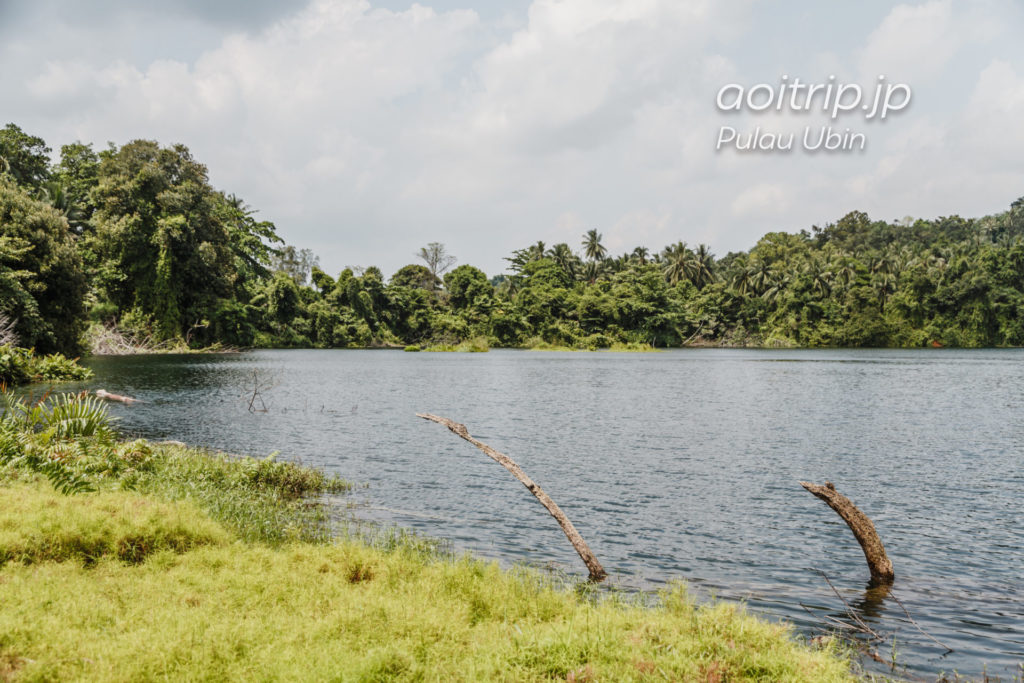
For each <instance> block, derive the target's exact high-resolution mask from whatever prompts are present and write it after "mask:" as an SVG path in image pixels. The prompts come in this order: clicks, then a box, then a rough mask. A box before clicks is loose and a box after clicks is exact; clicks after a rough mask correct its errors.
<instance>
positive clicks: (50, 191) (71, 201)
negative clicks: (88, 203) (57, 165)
mask: <svg viewBox="0 0 1024 683" xmlns="http://www.w3.org/2000/svg"><path fill="white" fill-rule="evenodd" d="M42 194H43V199H45V200H46V201H47V202H49V203H50V206H52V207H53V208H55V209H57V211H59V212H60V213H61V214H63V216H64V218H65V219H66V220H67V222H68V226H69V227H70V228H71V229H72V230H73V231H75V232H76V233H81V231H82V227H83V219H84V218H85V214H84V212H83V211H82V207H81V205H80V204H79V203H78V201H77V200H76V198H75V197H73V196H71V195H70V194H69V193H68V191H67V188H66V187H64V185H63V184H61V183H60V182H58V181H56V180H51V181H49V182H47V183H46V184H45V185H43V187H42Z"/></svg>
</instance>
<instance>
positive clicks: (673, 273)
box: [661, 242, 695, 286]
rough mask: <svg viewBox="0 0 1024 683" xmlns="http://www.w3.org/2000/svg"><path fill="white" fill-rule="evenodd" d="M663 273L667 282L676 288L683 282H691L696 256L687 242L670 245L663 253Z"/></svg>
mask: <svg viewBox="0 0 1024 683" xmlns="http://www.w3.org/2000/svg"><path fill="white" fill-rule="evenodd" d="M661 258H662V266H661V270H662V273H664V275H665V280H666V281H667V282H668V283H669V284H670V285H672V286H675V285H676V284H678V283H679V282H681V281H682V280H690V279H692V278H691V276H692V274H693V272H694V268H695V264H694V254H693V252H692V251H690V248H689V247H687V246H686V242H676V243H675V244H670V245H669V246H667V247H665V248H664V249H662V251H661Z"/></svg>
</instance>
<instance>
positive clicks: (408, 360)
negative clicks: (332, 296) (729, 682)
mask: <svg viewBox="0 0 1024 683" xmlns="http://www.w3.org/2000/svg"><path fill="white" fill-rule="evenodd" d="M88 365H89V366H90V367H92V368H93V370H94V371H95V372H96V378H95V379H94V380H93V381H90V382H89V383H87V384H88V386H90V387H92V388H104V389H107V390H109V391H113V392H117V393H125V394H129V395H132V396H135V397H137V398H140V399H143V400H144V401H145V403H139V404H135V405H132V406H122V405H112V406H111V411H112V412H113V413H115V414H116V415H117V416H119V417H120V418H121V420H122V421H121V427H122V429H123V430H124V431H126V432H128V433H130V434H138V435H141V436H145V437H150V438H157V439H175V440H180V441H185V442H187V443H190V444H195V445H204V446H209V447H213V448H219V449H224V450H228V451H232V452H237V453H246V454H251V455H256V456H266V455H267V454H269V453H271V452H272V451H280V456H279V457H280V458H283V459H289V460H296V461H301V462H303V463H305V464H309V465H315V466H318V467H321V468H323V469H325V470H328V471H330V472H333V473H337V474H339V475H341V476H343V477H344V478H346V479H349V480H351V481H354V482H357V483H366V484H368V486H367V487H366V488H364V489H360V490H358V491H356V492H355V493H354V494H353V495H352V498H353V499H354V500H355V501H357V502H358V504H359V506H358V507H357V509H356V511H355V512H356V514H357V515H359V516H361V517H363V518H365V519H369V520H374V521H378V522H386V523H394V524H397V525H400V526H402V527H406V528H411V529H415V530H417V531H419V532H422V533H424V534H426V535H429V536H433V537H438V538H444V539H449V540H450V541H451V543H452V544H453V546H454V547H455V548H456V549H458V550H469V551H472V552H474V553H475V554H477V555H479V556H482V557H486V558H494V559H497V560H499V561H501V562H502V563H503V564H511V563H513V562H528V563H530V564H534V565H540V566H551V567H555V568H558V569H561V570H564V571H566V572H569V573H572V574H574V575H578V576H580V577H585V576H586V570H585V568H584V567H583V564H582V562H581V561H580V560H579V558H578V556H576V554H575V552H574V551H573V549H572V547H571V546H570V545H569V543H568V542H567V541H566V539H565V537H564V535H563V534H562V532H561V530H560V529H559V528H558V526H557V524H556V523H555V521H554V520H553V519H552V518H551V517H550V516H549V515H548V513H547V512H546V511H545V510H544V509H543V508H542V507H541V506H540V505H539V504H538V503H537V501H536V500H535V499H534V498H533V496H531V495H530V493H529V492H528V491H526V490H525V488H524V487H523V486H522V485H521V484H520V483H519V482H517V481H516V480H515V479H514V478H513V477H512V476H511V475H510V474H509V473H508V472H506V471H505V470H504V469H502V468H501V467H500V466H499V465H498V464H497V463H495V462H494V461H492V460H491V459H489V458H488V457H487V456H485V455H484V454H483V453H481V452H480V451H478V450H476V449H475V448H473V447H472V446H471V445H470V444H468V443H466V442H465V441H462V440H461V439H459V438H457V437H456V436H455V435H453V434H451V433H450V432H449V431H448V430H447V429H445V428H444V427H442V426H441V425H438V424H434V423H432V422H427V421H425V420H422V419H419V418H417V417H416V416H415V413H417V412H431V413H435V414H438V415H442V416H445V417H449V418H452V419H454V420H456V421H458V422H463V423H465V424H466V426H467V427H468V429H469V431H470V433H471V434H473V435H474V436H475V437H477V438H479V439H481V440H482V441H485V442H487V443H488V444H490V445H491V446H493V447H494V448H496V449H498V450H500V451H502V452H504V453H506V454H508V455H509V456H511V457H512V458H513V459H515V460H516V461H517V462H518V463H519V464H520V465H521V466H522V467H523V469H524V470H525V471H526V473H527V474H528V475H530V476H531V477H532V478H533V479H534V480H535V481H536V482H537V483H539V484H540V485H541V486H542V487H543V488H544V489H545V490H546V491H547V492H548V493H549V494H550V495H551V497H552V498H553V499H554V500H555V501H557V502H558V504H559V505H560V506H561V507H562V509H563V510H564V511H565V512H566V514H567V515H568V516H569V518H570V519H571V520H572V521H573V522H574V523H575V525H576V527H577V528H578V529H579V531H580V533H581V534H582V536H583V537H584V538H585V539H586V540H587V541H588V543H589V544H590V546H591V548H592V550H593V551H594V553H595V555H596V556H597V557H598V558H599V559H600V560H601V562H602V563H603V564H604V566H605V568H606V569H607V570H608V571H609V573H610V574H611V579H610V582H611V583H612V584H614V585H618V586H621V587H624V588H626V589H630V590H645V591H646V590H656V589H658V588H659V587H662V586H664V585H665V584H666V583H667V582H669V581H673V580H679V579H683V580H686V581H688V582H689V584H690V586H691V587H692V588H693V589H695V590H696V591H697V592H698V593H700V594H702V595H716V596H719V597H725V598H730V599H742V600H744V601H745V602H746V603H747V604H748V606H749V607H750V609H751V610H753V611H755V612H758V613H761V614H765V615H768V616H770V617H783V618H786V619H788V620H790V621H792V622H794V623H795V624H796V625H797V627H798V628H799V629H800V630H801V632H803V633H806V634H811V633H819V632H821V631H823V630H824V629H825V628H826V627H827V624H828V621H827V619H826V617H831V618H833V619H839V620H843V621H849V618H848V616H847V615H846V613H845V612H846V607H845V606H844V604H843V601H842V600H840V599H839V598H837V597H836V595H835V594H834V593H833V592H832V589H831V588H830V587H829V585H828V584H827V582H826V581H825V580H824V579H823V578H822V576H821V575H820V574H818V573H817V572H816V570H820V571H822V572H825V573H826V574H827V576H828V577H829V578H830V579H831V581H832V583H833V584H835V586H836V588H837V590H838V591H839V593H840V594H841V595H842V596H843V598H844V599H845V601H847V602H848V603H849V604H850V609H852V610H854V611H855V612H857V613H858V614H859V615H860V616H861V618H863V619H864V620H865V621H866V622H867V623H868V624H869V625H871V627H872V628H874V629H875V630H876V631H878V632H879V633H881V634H883V635H886V636H887V638H888V641H887V642H885V643H882V644H880V645H878V646H877V650H878V654H879V655H881V656H882V657H883V658H886V659H889V658H891V656H892V642H891V641H892V637H893V634H894V633H895V639H896V662H897V665H898V668H897V673H899V672H901V671H903V670H904V667H905V670H906V671H907V672H909V673H911V674H914V675H921V676H927V677H930V678H932V679H934V677H935V675H936V674H937V673H938V672H943V671H944V672H947V673H948V672H952V671H954V670H955V671H958V672H960V673H961V674H968V675H979V674H981V673H982V672H983V671H985V670H987V672H988V674H989V675H995V676H1001V677H1004V679H1010V678H1012V677H1014V676H1015V675H1016V676H1019V675H1021V672H1022V670H1021V669H1020V668H1019V667H1020V666H1021V664H1020V663H1021V662H1022V661H1024V594H1022V588H1024V528H1022V522H1024V503H1022V500H1024V469H1022V467H1021V462H1022V458H1021V455H1022V453H1024V422H1022V419H1021V418H1022V416H1024V412H1022V408H1024V351H1022V350H982V351H965V350H946V349H939V350H920V351H917V350H914V351H898V350H856V351H847V350H799V351H796V350H793V351H790V350H785V351H782V350H779V351H760V350H731V349H683V350H673V351H666V352H663V353H623V354H620V353H551V352H529V351H512V350H495V351H491V352H489V353H479V354H455V353H437V354H433V353H402V352H396V351H341V350H337V351H333V350H331V351H329V350H324V351H256V352H249V353H242V354H226V355H190V356H179V355H164V356H134V357H106V358H103V357H99V358H93V359H90V360H89V361H88ZM254 373H255V374H254ZM254 377H255V380H258V382H259V383H260V384H261V385H262V386H263V387H264V388H263V389H262V391H261V397H260V399H262V401H263V402H264V403H265V405H266V409H267V412H265V413H263V412H259V413H253V412H250V411H249V409H248V406H249V402H250V399H251V398H252V394H253V386H254V381H255V380H254ZM260 399H257V401H256V404H257V405H260ZM800 480H809V481H813V482H816V483H823V482H824V481H825V480H830V481H832V482H834V483H835V484H836V487H837V488H838V489H839V491H840V492H842V493H844V494H846V495H848V496H849V497H850V498H851V499H852V500H853V501H854V502H855V503H856V504H857V505H858V506H859V507H860V508H861V509H862V510H863V511H864V512H865V513H866V514H867V515H868V516H870V517H871V518H872V519H873V520H874V522H875V525H876V527H877V528H878V531H879V534H880V536H881V538H882V540H883V542H884V543H885V545H886V548H887V550H888V553H889V556H890V558H891V559H892V562H893V565H894V567H895V570H896V583H895V586H894V594H895V596H896V597H897V598H899V600H900V601H901V602H902V603H903V605H905V606H906V608H907V610H909V612H910V614H911V615H912V616H913V618H914V619H915V620H916V622H917V623H918V624H919V625H920V626H921V628H923V629H924V630H925V631H927V632H928V633H929V634H930V635H931V636H933V637H934V638H935V639H937V640H938V641H941V642H942V643H943V644H944V645H947V646H948V647H950V648H952V649H953V652H952V653H945V654H944V648H943V647H940V646H939V645H937V644H936V643H934V642H933V641H932V640H930V639H929V638H927V637H926V636H925V635H923V634H922V633H921V632H920V631H918V630H917V629H916V628H915V626H914V625H913V624H912V623H911V622H910V621H909V620H908V619H907V617H906V615H905V613H904V611H903V609H902V608H901V607H900V605H899V604H898V603H897V602H896V601H895V600H893V599H892V598H891V597H887V598H882V599H874V598H871V597H870V595H868V594H867V593H866V591H865V588H866V584H867V581H868V578H869V574H868V569H867V566H866V564H865V561H864V557H863V554H862V553H861V550H860V547H859V546H858V545H857V543H856V541H855V540H854V538H853V535H852V534H851V533H850V531H849V530H848V529H847V527H846V526H845V524H844V523H843V522H842V520H841V519H840V518H839V517H838V516H837V515H836V514H835V513H834V512H832V510H830V509H829V508H828V507H827V506H826V505H825V504H824V503H823V502H821V501H819V500H818V499H816V498H814V497H813V496H812V495H810V494H809V493H807V492H806V491H804V490H803V489H802V488H801V487H800V484H799V483H798V482H799V481H800ZM807 610H809V611H810V613H808V611H807ZM870 666H872V667H873V668H875V669H876V670H883V671H887V670H888V668H887V667H885V666H883V665H879V664H875V663H871V664H870Z"/></svg>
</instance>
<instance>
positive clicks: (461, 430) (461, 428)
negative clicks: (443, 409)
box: [416, 413, 608, 581]
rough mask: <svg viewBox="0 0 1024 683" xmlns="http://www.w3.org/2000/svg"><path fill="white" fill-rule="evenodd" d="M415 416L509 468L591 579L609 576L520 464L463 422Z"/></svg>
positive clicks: (577, 533)
mask: <svg viewBox="0 0 1024 683" xmlns="http://www.w3.org/2000/svg"><path fill="white" fill-rule="evenodd" d="M416 417H422V418H423V419H424V420H431V421H433V422H437V423H438V424H442V425H444V426H445V427H447V428H448V429H449V430H450V431H451V432H453V433H454V434H456V435H458V436H459V437H461V438H463V439H465V440H466V441H468V442H470V443H471V444H473V445H474V446H476V447H477V448H479V449H480V450H482V451H483V452H484V453H486V454H487V455H488V456H489V457H490V458H492V459H493V460H494V461H495V462H497V463H498V464H500V465H501V466H502V467H504V468H505V469H507V470H508V471H509V472H511V473H512V476H514V477H515V478H516V479H518V480H519V481H520V482H521V483H522V485H523V486H525V487H526V488H527V489H529V490H530V493H532V494H533V495H534V496H536V497H537V500H539V501H540V503H541V505H543V506H544V507H545V508H546V509H547V511H548V512H550V513H551V516H552V517H554V518H555V519H556V520H557V521H558V525H559V526H560V527H562V531H564V532H565V536H566V538H568V539H569V542H570V543H572V547H573V548H575V549H576V552H577V553H579V555H580V558H581V559H582V560H583V563H584V564H585V565H587V569H588V570H590V580H591V581H601V580H603V579H604V578H605V577H607V576H608V573H607V572H606V571H605V570H604V567H602V566H601V563H600V562H598V561H597V558H596V557H594V553H592V552H591V551H590V546H588V545H587V542H586V541H584V540H583V537H582V536H580V533H579V532H578V531H576V527H575V526H573V524H572V522H570V521H569V518H568V517H566V516H565V513H564V512H562V510H561V508H559V507H558V505H557V504H556V503H555V501H553V500H551V497H550V496H548V494H546V493H544V490H543V489H542V488H541V487H540V486H538V485H537V484H536V483H535V482H534V481H533V480H532V479H530V478H529V477H528V476H526V473H525V472H523V470H522V468H521V467H519V465H517V464H516V463H515V461H513V460H512V458H510V457H508V456H507V455H505V454H504V453H500V452H498V451H496V450H494V449H493V448H491V447H490V446H488V445H487V444H485V443H484V442H483V441H478V440H476V439H474V438H473V437H472V436H470V435H469V431H468V430H467V429H466V425H464V424H461V423H459V422H454V421H452V420H449V419H448V418H446V417H439V416H437V415H431V414H429V413H416Z"/></svg>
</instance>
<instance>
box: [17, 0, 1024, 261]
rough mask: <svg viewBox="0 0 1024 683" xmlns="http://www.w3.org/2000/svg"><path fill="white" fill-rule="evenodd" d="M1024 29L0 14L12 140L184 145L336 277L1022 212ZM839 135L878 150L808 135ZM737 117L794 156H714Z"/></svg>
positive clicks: (127, 8) (171, 9)
mask: <svg viewBox="0 0 1024 683" xmlns="http://www.w3.org/2000/svg"><path fill="white" fill-rule="evenodd" d="M1021 35H1024V3H1020V2H1019V0H973V1H968V0H926V1H924V2H907V3H903V4H899V3H893V2H881V1H879V0H864V1H862V2H858V3H822V2H796V1H794V0H773V1H768V0H761V1H760V2H759V1H756V0H728V1H718V2H715V1H714V0H621V1H612V0H532V1H530V0H510V1H508V2H501V3H498V2H493V1H492V2H471V1H470V0H424V2H423V3H422V4H411V3H409V2H407V1H405V0H312V1H306V0H274V1H273V2H271V1H270V0H224V1H218V2H209V1H207V0H177V1H175V0H161V1H160V2H156V1H151V0H142V1H140V0H94V1H93V2H89V3H82V2H70V1H67V2H58V1H56V0H31V1H23V0H0V64H2V66H3V68H2V69H0V93H2V94H0V125H2V124H4V123H7V122H14V123H16V124H18V125H19V126H21V127H22V128H23V129H24V130H26V131H27V132H29V133H32V134H35V135H39V136H41V137H43V138H44V139H45V140H46V141H47V142H48V144H49V145H50V146H51V147H52V148H54V150H55V153H56V152H59V148H60V145H61V144H65V143H68V142H73V141H76V140H80V141H83V142H91V143H93V144H94V145H95V147H96V148H97V149H103V148H105V147H106V146H107V144H108V142H113V143H116V144H123V143H125V142H128V141H129V140H133V139H138V138H145V139H154V140H158V141H160V142H161V143H162V144H166V145H170V144H173V143H183V144H185V145H187V146H188V147H189V148H190V149H191V150H192V153H193V155H194V156H195V157H196V158H197V159H198V160H199V161H201V162H203V163H204V164H206V165H207V167H208V169H209V173H210V179H211V182H212V183H213V184H214V186H216V187H217V188H219V189H222V190H224V191H226V192H230V193H234V194H236V195H238V196H240V197H242V198H243V199H244V200H245V201H246V202H247V203H248V204H249V205H250V206H252V207H253V208H255V209H257V210H258V211H259V213H258V216H259V217H260V218H262V219H267V220H271V221H273V222H274V223H275V224H276V225H277V228H278V232H279V234H280V235H281V236H282V237H283V238H284V239H285V240H286V241H287V242H288V243H289V244H294V245H295V246H297V247H299V248H309V249H312V250H313V251H314V252H315V253H317V254H318V255H319V257H320V261H321V265H322V267H323V268H324V270H326V271H327V272H329V273H332V274H336V273H337V272H339V271H340V270H341V269H342V268H344V267H346V266H364V267H365V266H369V265H377V266H379V267H380V268H381V269H382V270H383V271H384V272H385V274H390V273H393V272H394V271H395V270H397V269H398V268H399V267H401V266H402V265H404V264H406V263H411V262H415V261H416V253H417V251H418V250H419V248H420V247H421V246H424V245H425V244H427V243H428V242H442V243H444V244H445V245H446V246H447V248H448V251H449V252H451V253H452V254H454V255H455V256H456V257H457V258H458V260H459V262H460V263H471V264H473V265H476V266H477V267H480V268H482V269H483V270H484V271H485V272H487V273H488V274H489V275H494V274H497V273H499V272H502V271H504V270H505V267H506V265H507V263H506V262H505V261H504V260H503V259H504V257H505V256H508V255H510V254H511V252H512V251H513V250H514V249H519V248H522V247H525V246H528V245H529V244H532V243H535V242H536V241H538V240H542V241H544V242H545V243H547V244H548V245H549V246H550V245H553V244H555V243H558V242H567V243H568V244H569V245H570V246H571V247H573V248H574V249H577V250H579V249H580V241H581V239H582V235H583V233H584V232H586V231H587V230H589V229H596V230H597V231H598V232H599V233H601V234H602V235H603V242H604V244H605V246H606V247H607V248H608V249H609V251H610V252H611V253H612V254H621V253H624V252H626V251H631V250H632V249H633V248H634V247H636V246H646V247H648V248H649V249H651V251H658V250H660V249H661V248H662V247H664V246H665V245H667V244H670V243H675V242H677V241H680V240H682V241H685V242H687V243H688V244H690V245H696V244H699V243H706V244H708V245H709V246H710V247H711V249H712V251H713V252H714V253H716V254H717V255H718V256H724V255H725V254H726V253H728V252H730V251H738V250H746V249H749V248H750V247H752V246H753V245H754V244H755V243H756V241H757V240H758V239H759V238H760V237H761V236H762V235H764V234H765V233H767V232H770V231H776V230H782V231H787V232H795V231H799V230H801V229H810V228H811V227H812V226H814V225H820V226H824V225H825V224H827V223H829V222H832V221H835V220H838V219H839V218H840V217H842V216H843V215H844V214H846V213H847V212H849V211H852V210H859V211H865V212H867V213H868V214H869V215H870V216H871V217H873V218H879V219H886V220H899V219H903V218H905V217H913V218H916V217H925V218H930V217H936V216H944V215H951V214H959V215H962V216H981V215H986V214H991V213H996V212H999V211H1003V210H1005V209H1006V208H1007V207H1008V206H1009V204H1010V203H1011V202H1012V201H1014V200H1015V199H1016V198H1018V197H1020V196H1022V195H1024V125H1021V122H1022V121H1024V41H1021V40H1020V36H1021ZM784 76H785V77H786V78H787V79H789V80H788V81H784V79H783V77H784ZM830 76H834V77H835V78H834V79H832V80H831V81H830V79H829V77H830ZM879 76H884V77H885V80H884V81H883V83H884V84H890V85H893V84H905V85H906V86H907V87H908V88H909V89H910V91H911V92H912V96H911V99H910V102H909V104H908V105H907V106H906V107H905V108H903V109H902V110H900V111H892V112H890V113H889V115H888V116H887V118H886V119H885V120H884V121H883V120H879V119H878V118H877V117H876V118H873V119H869V118H867V116H866V113H864V112H861V111H860V110H859V109H858V110H855V111H852V112H850V113H847V114H841V115H839V116H838V117H835V118H833V117H831V116H830V115H829V113H828V112H825V111H818V110H816V111H811V112H806V111H797V110H794V108H793V107H790V106H788V105H789V104H790V103H789V102H788V101H787V106H785V107H783V109H782V110H781V111H776V110H771V111H765V112H756V111H753V110H752V109H751V107H750V106H748V103H745V102H744V103H741V111H738V112H737V111H726V110H723V109H721V108H719V106H718V104H717V97H718V94H719V92H720V90H721V89H722V88H723V87H724V86H726V85H728V84H736V85H737V86H740V87H742V88H744V92H746V90H747V89H749V88H750V87H751V86H755V85H757V84H761V83H764V84H767V85H768V86H771V87H774V88H777V87H778V86H779V85H780V84H781V83H783V82H792V80H793V79H795V78H799V79H800V80H801V81H802V82H804V83H810V84H822V85H825V84H828V83H831V82H834V83H845V84H858V85H860V86H862V87H863V88H864V89H865V91H866V92H868V93H870V92H871V91H872V90H873V88H874V85H875V84H876V83H877V82H878V78H879ZM761 92H762V94H763V93H764V92H765V90H762V91H761ZM776 92H777V90H776ZM865 101H869V100H865ZM755 104H756V102H755ZM822 126H831V127H832V128H833V129H834V130H835V131H836V132H837V133H839V134H841V133H843V132H845V131H846V130H849V131H850V132H851V133H860V134H862V135H863V137H864V141H865V144H864V149H859V148H855V149H850V150H842V149H840V150H835V151H822V150H816V151H811V150H807V149H804V148H802V146H801V142H802V140H803V137H802V133H803V131H804V130H805V129H807V130H809V131H810V135H811V139H812V140H813V139H814V138H815V136H816V135H817V134H818V133H817V131H819V130H820V129H821V127H822ZM723 127H731V128H733V129H735V130H736V131H737V133H738V135H739V136H740V139H742V138H744V137H746V136H748V135H749V134H751V133H753V132H754V131H755V130H760V131H761V132H762V133H763V134H766V135H767V134H773V135H778V136H781V137H782V139H784V138H785V136H787V135H789V134H790V133H792V134H794V135H795V137H796V140H797V141H796V144H795V145H794V149H793V150H791V151H788V152H787V151H780V150H768V151H757V150H755V151H750V150H740V149H736V148H735V146H734V145H732V146H730V145H729V144H725V145H724V147H723V148H722V149H716V144H717V141H718V139H719V136H720V134H721V131H722V128H723ZM763 139H765V138H762V140H763Z"/></svg>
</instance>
